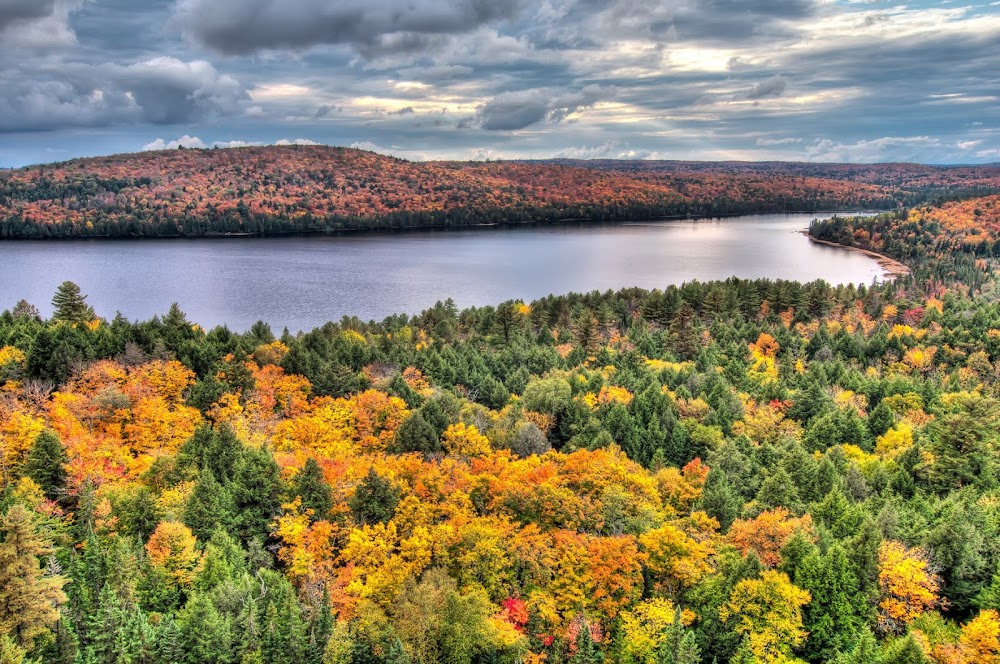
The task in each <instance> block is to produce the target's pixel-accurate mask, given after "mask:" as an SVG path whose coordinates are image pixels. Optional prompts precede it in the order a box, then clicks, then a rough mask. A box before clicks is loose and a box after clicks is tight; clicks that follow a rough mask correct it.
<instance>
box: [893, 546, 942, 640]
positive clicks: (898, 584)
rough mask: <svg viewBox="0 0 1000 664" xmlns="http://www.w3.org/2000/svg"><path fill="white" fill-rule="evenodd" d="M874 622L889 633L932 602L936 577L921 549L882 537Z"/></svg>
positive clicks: (935, 598) (896, 631)
mask: <svg viewBox="0 0 1000 664" xmlns="http://www.w3.org/2000/svg"><path fill="white" fill-rule="evenodd" d="M878 562H879V572H878V582H879V589H880V590H881V595H882V596H881V599H880V601H879V603H878V608H879V618H878V624H879V627H880V628H881V629H882V631H884V632H886V633H890V634H899V633H902V632H903V630H904V629H905V628H906V625H907V624H909V622H910V621H912V620H913V619H914V618H916V617H917V616H919V615H920V614H921V613H923V612H924V611H927V610H928V609H931V608H933V607H934V606H936V605H937V604H938V603H939V601H938V596H937V593H938V588H939V587H940V585H941V582H940V580H939V579H938V577H937V576H936V575H934V574H933V573H932V572H931V570H930V569H929V566H928V563H927V555H926V554H925V553H924V552H923V550H921V549H907V548H906V547H905V546H903V544H901V543H900V542H895V541H892V540H886V541H884V542H882V544H881V545H880V546H879V549H878Z"/></svg>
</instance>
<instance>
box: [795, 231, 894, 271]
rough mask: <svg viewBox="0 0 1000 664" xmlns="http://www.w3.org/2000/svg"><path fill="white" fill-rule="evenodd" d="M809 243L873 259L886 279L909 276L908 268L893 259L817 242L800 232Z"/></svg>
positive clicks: (866, 251)
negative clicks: (883, 272)
mask: <svg viewBox="0 0 1000 664" xmlns="http://www.w3.org/2000/svg"><path fill="white" fill-rule="evenodd" d="M802 234H803V235H805V236H806V237H807V238H809V240H810V241H811V242H815V243H816V244H825V245H826V246H828V247H836V248H838V249H846V250H847V251H855V252H857V253H859V254H864V255H865V256H869V257H871V258H874V259H875V262H876V263H878V264H879V267H881V268H882V269H883V270H885V277H886V278H887V279H895V278H896V277H902V276H906V275H908V274H910V268H908V267H907V266H906V265H903V264H902V263H900V262H899V261H897V260H896V259H894V258H889V257H888V256H885V255H883V254H877V253H875V252H874V251H868V250H867V249H861V248H860V247H848V246H845V245H843V244H837V243H836V242H830V241H828V240H817V239H816V238H814V237H813V236H812V235H809V231H802Z"/></svg>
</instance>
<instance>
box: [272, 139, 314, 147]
mask: <svg viewBox="0 0 1000 664" xmlns="http://www.w3.org/2000/svg"><path fill="white" fill-rule="evenodd" d="M274 144H275V145H319V143H317V142H316V141H310V140H309V139H308V138H294V139H291V140H289V139H287V138H282V139H279V140H277V141H275V142H274Z"/></svg>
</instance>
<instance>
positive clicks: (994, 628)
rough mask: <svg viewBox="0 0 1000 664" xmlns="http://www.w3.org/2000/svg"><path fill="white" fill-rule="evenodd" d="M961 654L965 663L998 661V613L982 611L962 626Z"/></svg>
mask: <svg viewBox="0 0 1000 664" xmlns="http://www.w3.org/2000/svg"><path fill="white" fill-rule="evenodd" d="M959 642H960V643H961V649H962V656H963V657H964V658H965V662H966V663H967V664H995V663H996V662H998V661H1000V615H998V614H997V612H996V611H994V610H992V609H987V610H986V611H982V612H980V613H979V615H977V616H976V617H975V618H973V619H972V620H970V621H969V622H967V623H966V624H965V625H964V626H963V627H962V635H961V637H960V639H959Z"/></svg>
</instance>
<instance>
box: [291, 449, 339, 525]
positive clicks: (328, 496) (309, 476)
mask: <svg viewBox="0 0 1000 664" xmlns="http://www.w3.org/2000/svg"><path fill="white" fill-rule="evenodd" d="M292 493H293V494H294V495H296V496H299V497H301V498H302V507H303V508H305V509H310V510H312V511H313V515H312V518H313V520H320V519H325V518H326V517H327V515H329V513H330V509H331V508H332V507H333V492H332V491H331V490H330V485H329V484H327V483H326V479H325V478H324V477H323V469H322V468H320V467H319V464H318V463H317V462H316V459H314V458H312V457H309V458H308V459H306V462H305V464H304V465H303V466H302V470H300V471H299V474H298V475H296V476H295V479H294V480H292Z"/></svg>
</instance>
